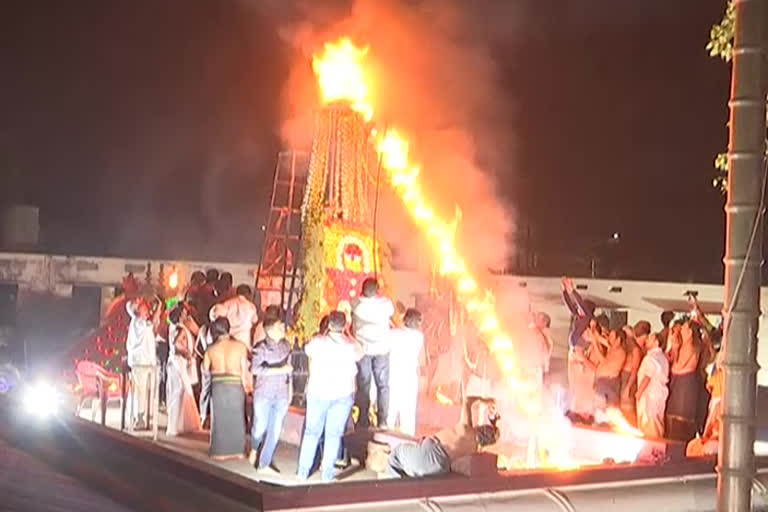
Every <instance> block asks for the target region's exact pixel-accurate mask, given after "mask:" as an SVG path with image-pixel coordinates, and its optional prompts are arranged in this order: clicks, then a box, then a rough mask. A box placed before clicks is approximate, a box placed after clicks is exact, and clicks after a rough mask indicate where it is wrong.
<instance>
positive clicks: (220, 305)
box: [126, 271, 722, 481]
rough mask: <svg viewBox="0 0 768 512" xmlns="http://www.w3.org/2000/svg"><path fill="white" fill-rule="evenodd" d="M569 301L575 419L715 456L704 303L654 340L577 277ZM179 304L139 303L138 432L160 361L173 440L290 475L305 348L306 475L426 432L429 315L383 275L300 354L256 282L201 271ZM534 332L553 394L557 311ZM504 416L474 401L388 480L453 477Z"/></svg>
mask: <svg viewBox="0 0 768 512" xmlns="http://www.w3.org/2000/svg"><path fill="white" fill-rule="evenodd" d="M562 294H563V299H564V302H565V304H566V306H567V307H568V309H569V311H570V313H571V314H572V322H571V328H570V331H569V346H570V350H569V355H568V381H569V390H570V393H569V398H570V410H569V412H568V415H569V417H570V419H571V420H572V421H574V422H584V423H590V424H591V423H600V422H604V421H607V418H608V417H609V413H610V412H612V411H611V410H618V411H621V413H622V414H623V416H624V418H625V419H626V421H627V422H628V423H630V424H632V425H634V426H636V427H637V428H638V429H639V430H640V431H642V433H643V434H644V435H645V436H647V437H651V438H667V439H673V440H677V441H681V442H686V443H689V445H688V453H689V454H690V455H704V454H712V453H715V452H716V449H717V440H718V436H719V430H720V429H719V423H718V422H719V414H718V413H719V406H720V397H721V394H722V371H721V370H720V369H719V366H718V365H717V364H714V363H715V359H716V347H717V346H718V344H719V333H718V330H717V329H716V328H715V327H714V326H713V325H712V324H710V322H709V321H708V320H707V318H706V316H705V315H704V314H703V312H702V311H701V308H700V307H699V305H698V303H697V302H696V300H695V297H691V311H690V314H689V315H687V316H685V317H679V318H675V315H674V314H673V313H671V312H664V313H663V314H662V316H661V323H662V325H663V328H662V329H661V330H660V331H658V332H652V329H651V324H650V322H648V321H639V322H637V323H636V324H635V325H634V326H626V325H625V326H611V325H610V321H609V318H608V317H607V316H606V315H605V314H598V312H597V311H596V307H595V304H594V303H592V302H590V301H589V300H585V299H584V298H582V297H581V295H580V294H579V293H578V291H577V290H576V288H575V286H574V284H573V281H572V280H570V279H564V280H563V282H562ZM180 299H181V300H180V301H179V302H178V303H177V304H176V305H175V306H174V307H173V308H171V309H170V310H166V309H165V308H164V307H163V302H162V301H160V300H155V301H148V300H146V299H138V300H134V301H129V302H128V304H127V309H128V312H129V314H130V316H131V323H130V327H129V332H128V337H127V341H126V344H127V346H126V348H127V363H128V365H129V367H130V369H131V372H130V379H131V387H132V400H133V407H132V411H133V413H134V414H133V418H132V421H133V426H134V428H136V429H142V428H146V427H147V411H148V402H147V397H148V396H149V393H148V386H149V385H150V382H151V376H152V375H153V373H152V372H154V371H155V370H156V367H157V363H158V358H159V360H160V362H161V363H160V364H161V367H162V369H163V372H162V375H163V380H164V382H163V385H162V388H163V389H164V391H165V393H164V395H165V396H164V405H165V408H166V411H167V416H168V422H167V434H168V435H171V436H174V435H179V434H184V433H188V432H196V431H199V430H201V429H204V428H209V429H210V446H209V454H210V456H211V457H212V458H215V459H229V458H245V457H248V459H249V461H250V463H251V464H252V465H253V466H254V467H255V468H256V469H257V470H258V471H260V472H266V473H274V472H279V469H278V468H277V467H276V466H275V464H274V457H275V451H276V448H277V446H278V442H279V439H280V437H281V432H282V430H283V426H284V421H285V418H286V415H287V413H288V410H289V404H290V402H291V397H292V393H293V391H292V386H293V367H292V364H291V361H292V354H293V353H294V351H295V350H297V349H299V350H303V352H304V354H305V355H306V357H307V359H308V361H309V365H308V370H309V377H308V381H307V383H306V389H305V397H306V412H305V420H304V422H305V423H304V428H303V434H302V438H301V445H300V448H299V456H298V466H297V467H298V470H297V474H296V476H297V478H299V479H302V480H303V479H307V478H308V477H309V476H310V474H311V473H312V472H313V470H314V469H316V467H317V466H318V461H319V469H320V475H321V478H322V479H323V480H324V481H329V480H332V479H333V478H334V477H335V475H336V470H337V466H338V465H339V462H342V463H343V461H344V459H345V456H344V448H343V443H342V439H343V436H344V435H345V433H347V432H348V431H349V430H350V429H351V428H357V429H368V428H370V427H377V428H379V429H393V430H394V429H395V428H398V429H399V430H400V431H401V432H403V433H405V434H408V435H410V436H415V434H416V424H417V410H418V403H417V402H418V396H419V374H420V372H421V369H423V368H424V366H425V365H424V352H425V350H424V335H423V333H422V330H421V324H422V315H421V313H420V312H419V311H418V310H416V309H412V308H411V309H407V310H405V311H404V312H401V313H398V312H397V311H396V308H395V307H394V305H393V303H392V301H391V300H390V299H389V298H387V297H384V296H382V295H381V294H380V293H379V285H378V283H377V281H376V280H375V279H367V280H365V281H364V282H363V283H362V287H361V290H360V294H359V299H358V300H357V301H356V302H355V304H354V305H353V306H352V308H351V309H350V310H348V311H332V312H330V313H329V314H328V315H327V316H325V317H324V318H323V319H322V321H321V322H320V324H319V325H318V329H317V332H316V334H315V335H314V336H313V337H312V338H311V339H310V340H307V342H306V343H305V344H304V345H303V347H301V348H298V347H297V346H296V344H295V343H291V342H290V341H289V340H288V339H287V338H286V336H287V335H286V330H287V327H286V322H285V315H284V312H283V311H282V310H281V308H280V307H279V306H276V305H270V306H268V307H266V308H265V309H264V310H262V309H261V308H260V306H259V305H258V304H257V303H255V302H254V295H253V292H252V290H251V288H250V287H249V286H247V285H240V286H237V287H236V288H233V283H232V276H231V275H230V274H227V273H223V274H219V273H218V272H216V271H209V272H208V273H207V275H206V274H203V273H201V272H195V273H194V274H193V275H192V276H191V279H190V283H189V285H188V287H187V288H186V289H185V291H184V293H183V294H181V297H180ZM256 302H258V301H256ZM166 325H167V330H165V329H163V327H164V326H166ZM529 328H530V332H531V333H534V334H536V336H528V337H527V339H526V341H525V343H524V345H525V347H524V350H522V352H521V353H520V355H521V357H524V358H525V359H526V361H527V363H526V365H525V368H526V372H527V374H528V375H527V376H528V378H529V379H531V380H533V381H535V382H536V383H537V384H538V385H539V386H543V376H544V374H545V373H546V372H547V371H548V366H549V359H550V357H551V354H552V347H553V341H552V336H551V334H550V333H549V317H548V316H547V315H546V314H543V313H537V314H532V315H531V320H530V325H529ZM163 345H166V346H167V350H162V346H163ZM158 354H159V356H158ZM528 363H530V364H528ZM374 384H375V392H372V386H373V385H374ZM466 394H469V393H465V395H466ZM374 395H375V396H374ZM249 398H250V400H251V402H252V405H250V406H247V404H248V402H249ZM372 398H373V400H372ZM372 401H373V402H375V406H374V407H372V404H371V402H372ZM478 402H489V403H490V405H491V407H490V408H485V414H486V421H482V420H481V421H477V422H473V420H472V414H473V413H472V411H473V405H474V404H475V403H478ZM354 409H356V414H354V412H353V411H354ZM489 411H491V412H489ZM497 419H498V415H497V414H496V413H495V411H494V408H493V402H492V401H489V400H487V399H483V398H478V397H472V396H465V398H464V404H463V409H462V416H461V419H460V421H459V422H458V424H457V425H455V426H453V427H451V428H448V429H444V430H442V431H440V432H438V433H437V434H435V435H434V436H431V437H429V438H426V439H423V440H421V441H419V442H416V441H415V438H414V439H413V442H406V443H403V444H401V445H399V446H398V447H397V448H396V449H395V450H393V452H392V454H391V457H390V472H391V473H392V474H393V475H395V476H424V475H429V474H437V473H443V472H446V471H448V470H449V468H450V461H451V460H453V459H455V458H456V457H460V456H464V455H466V454H469V453H472V452H474V451H476V450H477V449H478V448H479V447H481V446H485V445H488V444H492V443H494V442H495V441H496V440H497V439H498V434H499V432H498V428H497V427H496V421H497ZM209 420H210V421H209ZM483 423H485V424H483ZM478 424H481V425H480V426H477V425H478ZM246 433H248V434H249V435H246ZM319 449H320V450H321V456H320V457H318V450H319Z"/></svg>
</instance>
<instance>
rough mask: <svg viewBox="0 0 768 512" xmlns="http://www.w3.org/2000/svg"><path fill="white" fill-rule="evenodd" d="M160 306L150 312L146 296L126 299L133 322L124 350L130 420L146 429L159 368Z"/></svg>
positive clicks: (129, 328)
mask: <svg viewBox="0 0 768 512" xmlns="http://www.w3.org/2000/svg"><path fill="white" fill-rule="evenodd" d="M161 310H162V308H160V307H159V306H158V307H157V308H156V309H155V312H154V313H150V308H149V304H147V302H146V301H144V300H132V301H128V302H127V303H126V311H128V315H129V316H130V317H131V323H130V325H129V326H128V335H127V337H126V340H125V350H126V352H127V356H128V366H129V367H130V368H131V401H132V402H131V403H132V406H131V408H132V410H133V418H131V421H132V422H133V428H134V429H136V430H144V429H146V428H147V426H148V419H149V394H150V392H151V391H152V390H151V389H150V385H151V383H152V377H153V373H154V372H155V371H156V370H157V346H156V344H155V330H156V328H157V325H158V323H159V322H160V313H161Z"/></svg>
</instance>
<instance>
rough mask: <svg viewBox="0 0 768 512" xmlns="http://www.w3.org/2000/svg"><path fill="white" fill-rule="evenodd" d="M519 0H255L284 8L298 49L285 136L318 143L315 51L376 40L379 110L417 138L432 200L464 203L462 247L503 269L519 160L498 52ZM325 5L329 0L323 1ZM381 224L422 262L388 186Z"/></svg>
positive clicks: (281, 18) (402, 254) (401, 252)
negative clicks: (288, 1) (280, 1)
mask: <svg viewBox="0 0 768 512" xmlns="http://www.w3.org/2000/svg"><path fill="white" fill-rule="evenodd" d="M507 3H512V2H484V1H480V2H463V1H447V0H420V1H405V0H401V1H395V0H355V1H350V2H306V3H299V4H294V5H293V6H292V7H282V8H280V7H279V6H278V5H277V4H274V3H272V2H269V1H267V2H251V4H252V5H256V6H259V7H262V8H264V12H265V14H267V11H268V10H269V13H268V14H267V15H272V16H277V18H278V19H277V24H278V27H279V33H280V35H281V37H282V38H283V39H284V40H285V41H286V42H288V43H289V44H290V45H291V46H292V47H293V49H294V50H295V51H294V55H293V61H292V65H291V68H290V73H289V76H288V79H287V81H286V83H285V87H284V92H283V95H282V98H281V105H282V108H283V119H284V122H283V123H282V125H281V136H282V138H283V139H284V141H285V143H286V144H289V145H291V146H293V147H302V148H308V147H309V146H310V141H311V136H312V116H313V111H314V110H315V109H316V108H317V107H318V105H319V98H318V92H317V85H316V80H315V76H314V75H313V73H312V69H311V57H312V54H313V53H316V52H319V51H321V50H322V44H323V42H325V41H331V40H335V39H337V38H339V37H341V36H349V37H351V38H352V39H353V41H354V42H355V43H356V44H358V45H366V46H369V48H370V49H369V52H368V56H367V60H366V62H367V66H368V67H369V70H370V71H371V75H372V78H373V80H372V82H373V83H372V85H373V90H372V97H373V103H374V107H375V114H374V119H375V120H376V121H377V122H378V123H379V124H385V123H387V124H388V125H389V126H390V127H393V126H396V127H397V128H398V129H399V130H402V131H404V132H405V133H406V135H407V136H408V138H409V139H410V140H411V155H412V157H413V159H414V161H416V162H419V163H420V164H422V166H421V169H422V171H421V172H422V180H423V182H424V184H425V187H424V188H425V190H426V192H427V194H428V196H429V199H430V200H431V201H434V206H435V207H436V208H437V210H438V211H439V212H440V213H441V214H442V215H443V216H444V218H447V219H449V220H450V219H451V218H453V215H454V212H455V207H456V206H458V207H459V208H460V209H461V212H462V220H461V223H460V228H459V244H460V246H461V248H462V250H463V251H464V254H466V256H467V260H468V261H469V262H470V263H471V265H472V266H473V267H475V268H476V269H478V270H484V269H487V268H492V269H501V268H504V267H505V264H506V262H507V260H508V258H509V257H510V256H511V253H512V249H513V248H512V244H511V235H512V234H513V228H514V211H513V208H512V207H511V205H510V204H509V203H508V202H506V201H505V200H504V198H503V197H501V195H500V194H499V192H498V189H499V183H500V182H504V184H505V185H506V186H507V188H508V187H509V183H510V181H511V180H512V178H513V176H512V172H513V169H514V168H515V158H514V157H515V143H516V140H515V134H514V131H513V128H514V126H513V123H512V121H511V118H512V114H513V111H512V108H513V104H512V102H511V101H510V99H509V97H508V94H507V93H506V91H505V90H504V86H503V83H502V81H501V79H500V77H501V70H500V67H499V63H498V62H497V61H496V59H494V54H493V50H494V48H495V47H497V46H498V44H499V37H500V35H501V34H504V33H508V31H509V30H511V29H513V28H514V27H513V26H512V23H514V22H515V21H516V20H517V19H519V16H515V15H514V14H515V13H514V9H515V7H514V6H507V5H503V6H500V5H498V4H507ZM317 4H322V5H321V6H319V5H317ZM381 190H382V195H381V199H380V204H379V213H378V225H379V228H378V229H379V230H380V235H381V236H382V237H383V239H385V240H387V241H389V242H390V243H392V244H393V246H394V249H395V252H396V253H397V255H398V256H399V258H397V260H398V261H397V263H400V264H403V263H406V264H409V265H414V264H415V263H416V262H417V258H418V253H419V252H420V251H419V247H421V246H420V244H419V242H418V237H417V236H416V232H415V229H414V228H413V226H412V224H411V222H410V221H409V220H408V218H407V217H406V214H405V211H404V209H403V208H402V205H400V204H399V202H398V200H397V199H396V198H394V197H393V196H392V195H391V193H389V191H388V187H386V185H385V184H382V189H381Z"/></svg>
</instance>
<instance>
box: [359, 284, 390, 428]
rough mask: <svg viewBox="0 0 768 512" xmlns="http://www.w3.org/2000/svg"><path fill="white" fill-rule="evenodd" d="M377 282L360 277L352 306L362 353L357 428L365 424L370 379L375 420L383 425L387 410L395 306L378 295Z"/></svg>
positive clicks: (363, 426)
mask: <svg viewBox="0 0 768 512" xmlns="http://www.w3.org/2000/svg"><path fill="white" fill-rule="evenodd" d="M378 293H379V283H378V282H376V280H375V279H373V278H369V279H366V280H365V281H363V293H362V296H361V297H360V300H359V301H358V302H357V304H355V307H354V308H353V309H352V324H353V328H354V334H355V338H357V341H358V343H360V345H361V346H362V347H363V352H364V353H365V357H363V358H362V359H361V360H360V362H359V363H358V373H357V396H356V398H355V404H356V405H357V407H358V409H359V410H360V417H359V418H358V420H357V427H358V428H363V429H365V428H368V426H369V421H368V414H369V411H370V407H371V379H373V380H374V381H375V382H376V404H377V415H376V417H377V423H378V425H377V426H378V427H379V428H386V421H387V415H388V414H389V341H390V340H389V337H390V328H389V327H390V321H391V319H392V316H393V315H394V314H395V306H394V305H393V304H392V301H391V300H389V299H388V298H386V297H381V296H379V295H378Z"/></svg>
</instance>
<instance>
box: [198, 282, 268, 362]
mask: <svg viewBox="0 0 768 512" xmlns="http://www.w3.org/2000/svg"><path fill="white" fill-rule="evenodd" d="M252 296H253V292H251V287H250V286H248V285H247V284H241V285H240V286H238V287H237V295H236V296H234V297H232V298H231V299H227V300H225V301H224V302H221V303H219V304H216V305H215V306H213V307H212V308H211V312H210V313H209V315H210V319H211V320H212V321H213V320H214V319H216V318H221V317H224V318H226V319H227V320H229V325H230V336H232V337H233V338H234V339H236V340H240V341H242V342H243V343H244V344H245V345H246V346H247V347H248V349H249V350H250V348H251V344H252V342H251V331H252V329H253V326H254V325H255V324H256V323H258V321H259V312H258V310H257V309H256V306H255V305H254V304H253V302H251V300H250V299H251V297H252Z"/></svg>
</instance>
